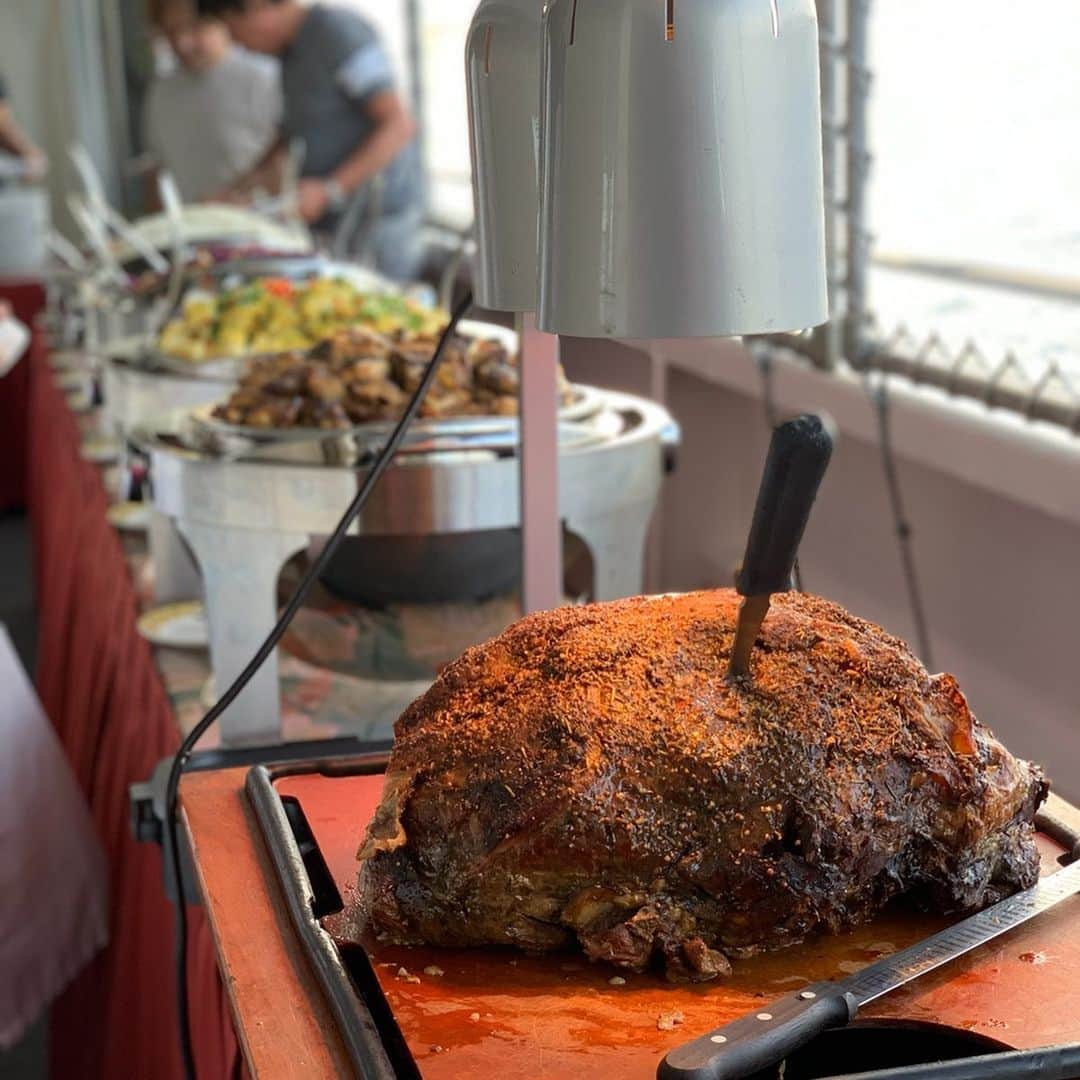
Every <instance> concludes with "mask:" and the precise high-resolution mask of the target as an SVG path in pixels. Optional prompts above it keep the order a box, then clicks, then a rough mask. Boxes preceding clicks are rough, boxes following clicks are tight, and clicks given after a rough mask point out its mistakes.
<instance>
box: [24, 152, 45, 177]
mask: <svg viewBox="0 0 1080 1080" xmlns="http://www.w3.org/2000/svg"><path fill="white" fill-rule="evenodd" d="M23 164H24V165H25V166H26V178H27V179H28V180H44V179H45V177H46V175H47V174H48V172H49V159H48V158H47V157H46V156H45V155H44V154H43V153H42V152H41V151H40V150H39V149H38V148H37V147H36V146H35V147H34V148H33V149H32V150H30V151H28V152H27V153H26V155H25V156H24V157H23Z"/></svg>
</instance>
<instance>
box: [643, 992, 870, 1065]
mask: <svg viewBox="0 0 1080 1080" xmlns="http://www.w3.org/2000/svg"><path fill="white" fill-rule="evenodd" d="M858 1008H859V1006H858V1003H857V1002H856V1001H855V999H854V997H852V996H851V995H850V994H845V993H844V991H843V989H842V988H841V987H839V986H837V985H836V984H835V983H815V984H814V985H813V986H808V987H806V988H805V989H803V990H797V991H795V993H793V994H788V995H787V997H782V998H780V1000H779V1001H774V1002H773V1003H772V1004H771V1005H765V1006H763V1007H762V1009H761V1010H760V1011H759V1012H757V1013H751V1014H749V1015H747V1016H744V1017H742V1018H741V1019H739V1020H736V1021H734V1022H733V1023H731V1024H728V1025H727V1026H726V1027H722V1028H718V1029H717V1030H716V1031H710V1032H709V1033H708V1034H707V1035H702V1036H701V1038H699V1039H695V1040H694V1041H693V1042H690V1043H687V1044H686V1045H685V1046H680V1047H678V1048H677V1049H675V1050H672V1051H671V1053H669V1054H668V1055H667V1057H666V1058H664V1060H663V1061H662V1062H661V1064H660V1068H659V1069H658V1070H657V1077H658V1078H659V1080H741V1078H742V1077H746V1076H752V1075H753V1074H754V1073H756V1072H759V1071H760V1070H762V1069H767V1068H769V1067H770V1066H772V1065H777V1064H779V1063H780V1062H781V1061H783V1060H784V1058H786V1057H787V1056H788V1055H789V1054H791V1053H794V1052H795V1051H796V1050H799V1049H801V1048H802V1047H803V1046H805V1045H806V1044H807V1043H808V1042H810V1041H811V1040H812V1039H814V1038H816V1037H817V1036H818V1035H820V1034H821V1033H822V1032H823V1031H828V1030H829V1029H830V1028H836V1027H843V1026H844V1025H845V1024H848V1023H850V1022H851V1021H852V1020H853V1019H854V1018H855V1014H856V1013H857V1012H858Z"/></svg>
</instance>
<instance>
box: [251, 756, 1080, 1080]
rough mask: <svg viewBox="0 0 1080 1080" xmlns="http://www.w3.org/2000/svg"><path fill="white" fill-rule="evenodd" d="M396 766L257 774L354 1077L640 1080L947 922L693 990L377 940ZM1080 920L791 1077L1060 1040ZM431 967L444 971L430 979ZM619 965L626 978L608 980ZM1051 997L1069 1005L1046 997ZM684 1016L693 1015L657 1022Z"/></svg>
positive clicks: (1013, 947)
mask: <svg viewBox="0 0 1080 1080" xmlns="http://www.w3.org/2000/svg"><path fill="white" fill-rule="evenodd" d="M385 763H386V758H385V757H383V756H369V757H363V758H357V759H351V760H343V761H337V762H328V763H322V764H320V763H313V764H304V765H294V766H281V767H274V768H269V769H268V768H258V769H254V770H252V772H251V773H250V774H249V775H248V780H247V785H246V786H247V793H248V797H249V800H250V802H251V804H252V806H253V808H254V811H255V816H256V818H257V820H258V823H259V826H260V829H261V831H262V834H263V837H264V839H265V841H266V843H267V846H268V849H269V851H270V855H271V859H272V861H273V863H274V867H275V871H276V874H277V876H278V878H279V880H280V882H281V885H282V887H283V889H284V893H285V897H286V901H287V904H288V907H289V911H290V916H291V919H292V922H293V925H294V928H295V929H296V931H297V933H298V934H299V936H300V938H301V940H302V942H303V945H304V948H305V952H306V954H307V956H308V958H309V961H310V962H311V964H312V966H313V968H314V969H315V971H316V973H317V975H318V978H319V981H320V983H321V986H322V989H323V991H324V993H325V995H326V997H327V1000H328V1001H329V1002H330V1004H331V1007H332V1009H333V1011H334V1013H335V1016H336V1019H337V1022H338V1025H339V1027H340V1028H341V1031H342V1034H343V1037H344V1038H345V1040H346V1043H347V1044H348V1046H349V1049H350V1053H351V1055H352V1059H353V1063H354V1065H355V1067H356V1069H357V1072H358V1074H359V1075H363V1076H373V1077H384V1076H417V1075H423V1076H424V1077H427V1078H429V1080H442V1078H446V1080H449V1078H452V1077H453V1078H457V1077H463V1076H485V1075H490V1076H498V1077H499V1078H500V1080H517V1078H520V1080H525V1078H526V1077H528V1078H530V1080H533V1078H539V1077H545V1078H562V1077H566V1078H571V1077H572V1078H574V1080H589V1078H597V1080H599V1078H600V1077H605V1078H607V1077H613V1078H616V1077H618V1078H621V1077H627V1078H631V1080H634V1078H641V1080H645V1078H648V1077H652V1076H654V1075H655V1071H656V1067H657V1065H658V1064H659V1062H660V1060H661V1058H662V1057H663V1055H664V1054H665V1053H666V1052H667V1051H668V1050H670V1049H671V1048H673V1047H674V1046H676V1045H679V1044H681V1043H683V1042H686V1041H688V1040H689V1039H690V1038H692V1037H693V1036H694V1035H695V1034H698V1033H700V1032H701V1031H705V1030H709V1029H710V1028H713V1027H715V1026H717V1025H719V1024H722V1023H726V1022H728V1021H730V1020H732V1019H735V1018H736V1017H738V1016H740V1015H742V1014H744V1013H746V1012H748V1011H751V1010H753V1009H754V1008H756V1007H760V1005H761V1003H762V1002H763V1001H769V1000H772V999H774V998H776V997H779V996H781V995H782V994H784V993H787V992H790V990H791V989H792V988H793V987H794V986H798V985H800V984H803V983H805V982H809V981H815V980H818V979H841V978H844V977H845V976H847V975H850V974H852V973H853V972H854V971H856V970H858V969H859V968H861V967H862V966H864V965H865V964H867V963H870V962H872V961H873V960H875V959H878V958H879V957H880V956H882V955H885V954H886V953H889V952H892V951H895V950H897V949H900V948H903V947H905V946H907V945H909V944H913V943H914V942H916V941H918V940H921V939H922V938H924V937H926V936H928V935H929V934H931V933H933V932H935V931H936V930H938V929H941V928H942V927H943V926H944V925H946V924H947V922H948V920H946V919H942V918H940V917H930V916H923V915H920V914H918V913H915V912H913V911H911V910H905V909H902V908H899V907H897V908H894V909H891V910H888V911H886V912H884V913H882V915H881V916H880V917H879V918H877V919H875V920H874V921H873V922H872V923H870V924H869V925H868V926H865V927H861V928H859V929H858V930H856V931H854V932H852V933H849V934H844V935H838V936H827V935H825V936H820V937H817V938H815V939H813V940H811V941H809V942H807V943H805V944H804V945H801V946H798V947H795V948H792V949H788V950H785V951H783V952H779V953H772V954H768V955H765V956H761V957H756V958H754V959H752V960H746V961H739V962H737V963H736V965H735V973H734V975H733V977H732V978H731V979H729V980H726V981H724V982H717V983H711V984H706V985H703V986H696V987H688V986H672V985H671V984H669V983H667V982H665V981H664V980H663V979H662V978H660V977H655V976H644V975H633V974H629V973H625V972H623V973H617V972H616V971H615V970H614V969H612V968H608V967H603V966H593V965H590V964H588V963H587V962H586V961H585V960H584V959H583V958H582V957H581V956H580V955H577V954H565V955H554V956H546V957H539V958H535V957H527V956H524V955H522V954H518V953H515V952H512V951H507V950H496V949H474V950H445V949H431V948H416V949H406V948H400V947H389V946H383V945H379V944H377V943H376V942H373V941H371V940H367V939H364V937H363V936H362V935H358V933H357V921H356V919H355V916H354V906H355V902H356V892H355V876H356V863H355V853H356V848H357V847H358V844H359V840H360V837H361V833H362V831H363V824H364V822H366V820H368V819H369V817H370V815H371V813H372V812H373V810H374V808H375V806H376V804H377V802H378V800H379V797H380V795H381V784H382V781H381V776H380V775H379V774H380V773H381V771H382V770H383V769H384V768H385ZM1059 805H1065V804H1060V801H1059ZM286 807H288V814H289V815H291V816H292V818H293V824H298V825H299V833H297V832H296V831H294V828H293V825H291V824H290V820H289V816H287V813H286ZM1040 827H1041V828H1042V829H1043V830H1044V835H1042V836H1040V847H1041V849H1042V851H1043V856H1044V865H1043V870H1044V873H1048V872H1052V871H1053V870H1054V869H1056V864H1057V860H1058V859H1059V858H1063V857H1065V852H1066V851H1072V850H1073V849H1074V847H1075V845H1076V840H1077V834H1076V832H1075V831H1074V829H1073V827H1072V826H1071V825H1066V824H1063V823H1062V822H1061V821H1060V820H1055V819H1054V818H1053V817H1052V816H1051V815H1044V816H1043V817H1042V818H1041V819H1040ZM298 835H299V837H300V839H299V842H298V840H297V836H298ZM335 909H337V910H335ZM1078 926H1080V898H1077V899H1076V900H1073V901H1069V902H1067V903H1065V904H1062V905H1060V908H1059V909H1057V910H1055V911H1054V912H1051V913H1048V914H1047V915H1045V916H1043V917H1041V918H1040V919H1038V920H1035V921H1034V922H1033V923H1031V924H1029V925H1028V926H1026V927H1023V928H1021V929H1019V930H1017V931H1014V932H1013V934H1011V935H1009V936H1008V937H1006V938H1003V939H1001V941H1000V943H995V944H993V945H992V946H989V947H987V948H985V949H983V950H980V951H979V952H977V953H974V954H971V955H970V956H969V957H966V958H964V959H963V960H960V961H957V962H956V963H955V964H953V965H950V966H949V967H948V968H946V969H943V970H942V971H941V972H939V973H936V974H934V975H930V976H927V977H925V978H924V979H923V980H920V981H919V982H918V983H916V984H913V986H912V987H909V988H905V989H904V990H901V991H898V992H896V993H895V994H893V995H890V996H889V997H887V998H885V999H882V1000H881V1001H880V1002H877V1003H875V1005H874V1006H873V1007H871V1008H870V1009H869V1010H868V1013H869V1018H868V1020H867V1021H862V1022H860V1024H859V1025H856V1026H855V1027H853V1028H850V1029H846V1030H845V1031H844V1032H834V1033H830V1034H829V1035H828V1036H826V1038H825V1039H824V1040H823V1043H822V1045H823V1046H824V1047H825V1048H826V1049H825V1050H822V1049H820V1048H819V1049H818V1050H817V1051H816V1052H817V1053H818V1054H819V1055H824V1058H825V1060H827V1061H828V1062H829V1063H830V1064H829V1066H828V1067H827V1068H826V1071H815V1072H807V1071H801V1072H800V1071H799V1070H798V1069H797V1068H794V1069H793V1068H792V1066H791V1063H789V1069H788V1077H789V1078H791V1080H794V1078H795V1077H796V1076H799V1075H802V1076H831V1075H833V1074H834V1073H835V1072H840V1071H846V1069H845V1068H844V1067H842V1066H843V1065H844V1062H845V1061H848V1060H851V1059H850V1057H845V1055H849V1054H850V1053H851V1048H852V1046H855V1045H857V1044H858V1042H859V1040H860V1039H861V1040H862V1041H863V1043H864V1044H867V1040H868V1039H869V1043H871V1044H872V1045H873V1047H877V1048H879V1051H880V1048H881V1047H885V1046H887V1047H888V1048H889V1049H888V1054H887V1057H886V1058H885V1060H879V1061H878V1065H879V1066H880V1065H883V1064H886V1063H889V1064H900V1063H903V1060H904V1055H905V1053H912V1052H914V1051H915V1050H917V1051H918V1053H919V1054H921V1055H923V1056H922V1057H921V1058H913V1059H912V1061H914V1060H927V1058H926V1056H925V1055H927V1054H932V1055H936V1056H937V1057H940V1058H946V1057H950V1056H968V1055H970V1054H973V1053H986V1052H988V1051H990V1050H1003V1049H1006V1048H1028V1047H1034V1046H1040V1045H1046V1044H1052V1043H1059V1042H1062V1041H1064V1040H1065V1039H1066V1038H1068V1037H1069V1035H1070V1032H1071V1031H1072V1029H1073V1027H1075V1026H1076V1025H1075V1022H1073V1023H1072V1024H1071V1026H1070V1020H1069V1017H1070V1016H1073V1015H1075V1012H1076V1010H1075V1002H1073V1003H1072V1004H1065V1001H1066V998H1067V995H1068V993H1069V992H1071V990H1072V986H1073V983H1074V980H1073V979H1072V976H1071V974H1070V972H1071V970H1072V969H1073V965H1074V964H1076V963H1080V941H1078V940H1077V938H1078V937H1080V935H1078V934H1077V932H1076V931H1077V927H1078ZM356 939H358V940H359V944H358V945H354V944H351V942H353V941H354V940H356ZM1033 958H1034V959H1033ZM431 968H438V969H439V970H440V971H441V972H442V974H441V975H439V974H429V973H426V972H425V969H431ZM403 969H404V971H405V972H406V973H407V974H406V975H402V974H401V972H402V970H403ZM616 976H618V977H621V978H625V980H626V982H625V984H622V985H612V984H611V983H610V979H611V978H612V977H616ZM416 978H418V979H419V982H414V981H413V979H416ZM1053 995H1057V1000H1058V1001H1059V1007H1058V1008H1057V1009H1054V1010H1048V1009H1046V1008H1044V1007H1042V1006H1041V1005H1040V1001H1044V1002H1045V1001H1047V1000H1053V999H1054V997H1053ZM1062 1009H1064V1010H1065V1016H1064V1017H1063V1015H1062ZM673 1014H676V1015H681V1017H682V1020H681V1021H680V1022H678V1023H677V1024H675V1025H674V1027H673V1029H672V1030H661V1027H662V1026H663V1024H662V1023H661V1021H662V1020H667V1019H670V1018H672V1016H673ZM941 1025H944V1026H945V1027H942V1026H941ZM915 1028H917V1032H918V1038H917V1039H913V1037H912V1035H913V1029H915ZM868 1031H870V1032H873V1033H874V1034H873V1036H872V1037H871V1036H870V1035H868V1034H867V1032H868ZM867 1045H869V1044H867ZM864 1049H865V1047H864ZM931 1059H933V1058H931ZM854 1060H855V1061H863V1060H866V1059H864V1058H859V1057H858V1055H857V1054H856V1055H855V1058H854ZM863 1067H865V1066H863ZM851 1071H855V1070H854V1069H852V1070H851Z"/></svg>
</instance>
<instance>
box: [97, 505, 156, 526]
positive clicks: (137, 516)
mask: <svg viewBox="0 0 1080 1080" xmlns="http://www.w3.org/2000/svg"><path fill="white" fill-rule="evenodd" d="M152 512H153V511H152V508H151V506H150V504H149V503H144V502H122V503H116V504H114V505H113V506H110V507H109V509H108V510H107V511H106V513H105V517H106V518H108V521H109V524H110V525H112V526H113V528H115V529H119V530H120V531H121V532H146V530H147V529H149V528H150V516H151V514H152Z"/></svg>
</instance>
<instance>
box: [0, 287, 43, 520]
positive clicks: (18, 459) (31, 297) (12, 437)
mask: <svg viewBox="0 0 1080 1080" xmlns="http://www.w3.org/2000/svg"><path fill="white" fill-rule="evenodd" d="M0 300H6V301H7V302H8V303H9V304H10V305H11V307H12V309H13V311H14V313H15V318H17V319H18V320H19V321H20V322H22V323H25V324H26V325H27V326H29V327H30V328H31V330H32V333H33V335H34V336H33V338H32V339H31V342H30V348H29V350H28V351H27V355H26V356H24V357H23V358H22V360H20V361H19V362H18V363H17V364H16V365H15V367H14V368H12V369H11V371H9V372H8V373H7V375H5V376H4V377H3V378H0V456H2V458H0V459H2V460H3V462H4V466H3V468H2V469H0V513H6V512H7V511H9V510H19V509H21V508H22V507H24V506H25V505H26V469H27V441H28V418H27V414H28V405H29V399H30V369H31V366H32V364H33V363H34V362H37V363H41V362H42V361H43V358H44V353H45V339H44V335H43V333H42V331H41V329H40V327H39V326H38V325H37V324H38V315H39V314H40V313H41V311H42V310H43V309H44V307H45V286H44V285H43V284H42V283H41V282H40V281H38V280H36V279H34V278H4V277H0Z"/></svg>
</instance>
